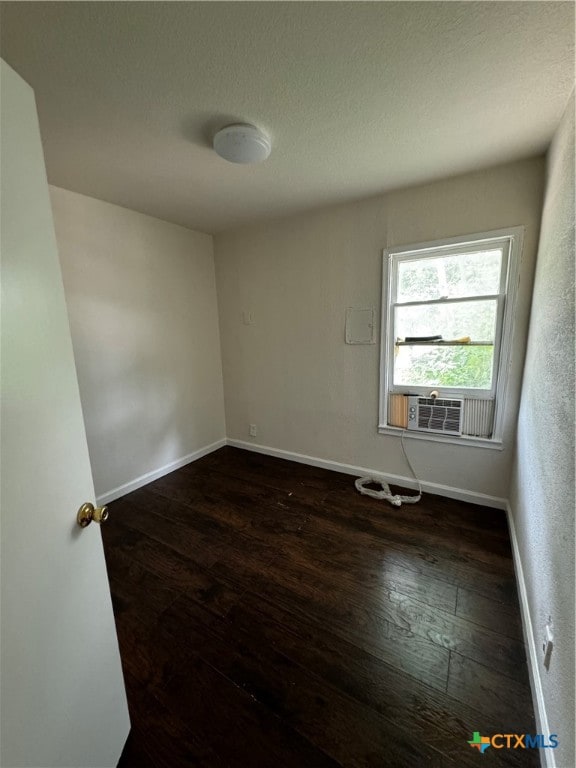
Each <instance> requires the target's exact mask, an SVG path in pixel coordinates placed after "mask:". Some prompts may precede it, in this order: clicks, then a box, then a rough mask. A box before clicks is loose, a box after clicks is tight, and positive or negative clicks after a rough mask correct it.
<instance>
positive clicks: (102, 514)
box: [76, 502, 108, 528]
mask: <svg viewBox="0 0 576 768" xmlns="http://www.w3.org/2000/svg"><path fill="white" fill-rule="evenodd" d="M92 520H94V522H95V523H103V522H104V521H105V520H108V507H95V506H94V504H90V503H89V502H87V503H86V504H82V506H81V507H80V509H79V510H78V514H77V515H76V522H77V523H78V525H79V526H80V528H86V526H87V525H90V523H91V522H92Z"/></svg>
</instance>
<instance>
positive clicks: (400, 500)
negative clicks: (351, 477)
mask: <svg viewBox="0 0 576 768" xmlns="http://www.w3.org/2000/svg"><path fill="white" fill-rule="evenodd" d="M354 485H355V486H356V490H357V491H360V493H361V494H362V495H363V496H371V497H372V498H373V499H383V500H384V501H389V502H390V504H392V505H393V506H395V507H401V506H402V504H416V503H417V502H418V501H420V499H421V498H422V494H421V493H418V494H417V495H416V496H400V495H399V494H397V493H396V494H393V493H392V492H391V491H390V486H389V485H388V483H387V482H386V481H385V480H382V478H380V477H359V478H358V479H357V480H356V481H355V483H354ZM367 485H379V486H380V487H381V488H382V490H381V491H375V490H374V489H373V488H366V487H365V486H367Z"/></svg>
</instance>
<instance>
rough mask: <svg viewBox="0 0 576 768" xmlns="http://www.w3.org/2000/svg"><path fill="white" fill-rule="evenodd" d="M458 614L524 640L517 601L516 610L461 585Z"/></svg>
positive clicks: (488, 627) (482, 625) (483, 625)
mask: <svg viewBox="0 0 576 768" xmlns="http://www.w3.org/2000/svg"><path fill="white" fill-rule="evenodd" d="M456 615H457V616H461V617H462V618H463V619H468V621H471V622H472V623H473V624H478V625H479V626H481V627H486V629H491V630H493V631H494V632H499V633H500V634H503V635H506V637H512V638H514V639H515V640H520V641H522V640H523V634H522V622H521V621H520V606H519V604H518V602H517V601H516V611H513V610H512V611H511V610H510V608H509V607H508V606H502V604H501V603H497V602H495V601H494V600H490V599H489V598H487V597H485V596H484V595H481V594H479V593H478V592H476V591H475V590H471V589H466V588H465V587H459V588H458V596H457V605H456Z"/></svg>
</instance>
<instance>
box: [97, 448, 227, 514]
mask: <svg viewBox="0 0 576 768" xmlns="http://www.w3.org/2000/svg"><path fill="white" fill-rule="evenodd" d="M225 445H226V438H222V440H217V441H216V442H215V443H211V444H210V445H205V446H204V447H203V448H200V449H199V450H197V451H194V452H193V453H189V454H188V455H187V456H182V458H180V459H176V460H175V461H171V462H170V463H169V464H165V465H164V466H163V467H160V468H159V469H154V470H152V472H146V474H145V475H140V477H137V478H135V479H134V480H131V481H130V482H129V483H124V485H119V486H118V488H113V489H112V490H111V491H108V493H103V494H102V495H101V496H98V497H97V498H96V502H97V503H98V504H99V505H102V504H109V503H110V502H111V501H115V500H116V499H119V498H120V497H121V496H126V494H127V493H130V492H131V491H135V490H137V489H138V488H142V486H143V485H148V483H151V482H152V481H153V480H158V478H159V477H164V475H167V474H168V473H169V472H174V470H176V469H180V467H184V466H185V465H186V464H190V463H191V462H192V461H196V459H201V458H202V456H206V455H207V454H209V453H212V451H217V450H218V448H223V447H224V446H225Z"/></svg>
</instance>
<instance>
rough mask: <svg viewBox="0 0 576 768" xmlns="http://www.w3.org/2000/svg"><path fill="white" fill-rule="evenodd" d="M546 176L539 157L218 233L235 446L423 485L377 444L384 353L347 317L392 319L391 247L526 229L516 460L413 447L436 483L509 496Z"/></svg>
mask: <svg viewBox="0 0 576 768" xmlns="http://www.w3.org/2000/svg"><path fill="white" fill-rule="evenodd" d="M543 171H544V164H543V160H542V159H538V158H537V159H531V160H526V161H522V162H518V163H513V164H510V165H505V166H499V167H496V168H491V169H488V170H486V171H483V172H478V173H473V174H468V175H464V176H460V177H456V178H452V179H447V180H445V181H440V182H436V183H433V184H428V185H425V186H420V187H415V188H410V189H406V190H402V191H398V192H394V193H390V194H386V195H384V196H380V197H376V198H371V199H368V200H364V201H361V202H358V203H353V204H348V205H341V206H336V207H332V208H329V209H324V210H321V211H318V212H312V213H308V214H304V215H301V216H294V217H290V218H286V219H283V220H280V221H275V222H271V223H265V224H261V225H259V226H254V227H249V228H245V229H240V230H235V231H230V232H227V233H223V234H220V235H216V237H215V254H216V274H217V284H218V298H219V308H220V327H221V334H222V339H221V340H222V354H223V370H224V382H225V404H226V422H227V434H228V437H229V438H233V439H238V440H246V441H252V442H254V443H258V444H263V445H265V446H270V447H273V448H276V449H281V450H286V451H293V452H296V453H302V454H307V455H310V456H314V457H318V458H320V459H327V460H334V461H337V462H342V463H347V464H353V465H358V466H363V467H368V468H371V469H374V470H378V471H381V472H387V473H391V474H396V475H403V476H409V475H410V472H409V470H408V468H407V466H406V463H405V461H404V460H403V457H402V454H401V451H400V445H399V439H398V438H397V437H393V436H385V435H379V434H378V433H377V419H378V365H379V347H378V345H374V346H351V345H346V344H345V343H344V320H345V311H346V308H347V307H351V306H352V307H354V306H355V307H370V306H374V307H377V308H378V307H379V304H380V298H381V262H382V249H383V248H385V247H387V246H393V245H399V244H404V243H416V242H421V241H426V240H433V239H438V238H442V237H452V236H456V235H461V234H469V233H473V232H480V231H486V230H492V229H498V228H502V227H507V226H514V225H525V227H526V232H525V242H524V255H523V264H522V279H521V285H520V293H519V300H518V313H517V318H516V327H515V337H514V343H513V349H514V353H513V359H512V376H511V386H510V397H509V404H508V409H507V413H506V418H505V435H504V441H505V446H504V450H503V451H497V450H491V449H486V448H473V447H464V448H462V447H459V446H455V445H441V444H438V443H430V442H427V441H410V442H409V452H410V455H411V457H412V458H413V463H414V465H415V468H416V471H417V473H418V474H419V475H420V477H421V478H422V479H423V480H427V481H429V482H434V483H439V484H442V485H447V486H450V487H454V488H463V489H466V490H469V491H473V492H475V493H483V494H487V495H489V496H495V497H498V498H507V496H508V485H509V477H510V467H511V462H512V453H513V441H514V429H515V423H516V414H517V408H518V400H519V390H520V379H521V372H522V366H523V362H524V348H525V338H526V332H527V322H528V313H529V303H530V294H531V287H532V277H533V269H534V263H535V256H536V245H537V237H538V229H539V221H540V213H541V203H542V191H543ZM243 312H253V313H254V324H253V325H245V324H243V322H242V313H243ZM250 423H254V424H256V425H257V427H258V435H257V437H256V438H250V437H249V436H248V425H249V424H250Z"/></svg>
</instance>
